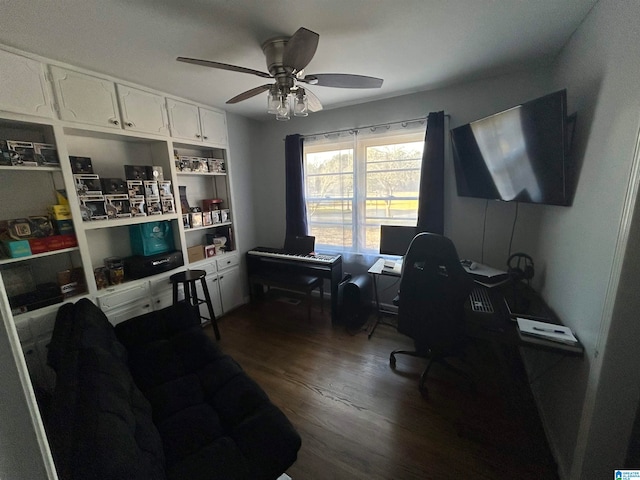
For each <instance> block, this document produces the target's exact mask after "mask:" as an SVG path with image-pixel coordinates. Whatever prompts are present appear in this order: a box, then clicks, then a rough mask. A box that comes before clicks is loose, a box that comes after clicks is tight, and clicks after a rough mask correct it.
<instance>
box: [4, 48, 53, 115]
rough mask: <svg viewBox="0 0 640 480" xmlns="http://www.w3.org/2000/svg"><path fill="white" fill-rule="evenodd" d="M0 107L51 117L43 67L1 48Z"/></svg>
mask: <svg viewBox="0 0 640 480" xmlns="http://www.w3.org/2000/svg"><path fill="white" fill-rule="evenodd" d="M0 110H6V111H8V112H17V113H26V114H28V115H38V116H40V117H49V118H51V117H53V106H52V102H51V98H50V96H49V88H48V86H47V80H46V78H45V70H44V66H43V65H42V64H41V63H40V62H36V61H35V60H32V59H30V58H27V57H23V56H21V55H14V54H13V53H9V52H5V51H3V50H0Z"/></svg>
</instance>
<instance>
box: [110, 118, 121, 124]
mask: <svg viewBox="0 0 640 480" xmlns="http://www.w3.org/2000/svg"><path fill="white" fill-rule="evenodd" d="M111 123H113V124H114V125H120V122H119V121H118V120H114V119H112V120H111Z"/></svg>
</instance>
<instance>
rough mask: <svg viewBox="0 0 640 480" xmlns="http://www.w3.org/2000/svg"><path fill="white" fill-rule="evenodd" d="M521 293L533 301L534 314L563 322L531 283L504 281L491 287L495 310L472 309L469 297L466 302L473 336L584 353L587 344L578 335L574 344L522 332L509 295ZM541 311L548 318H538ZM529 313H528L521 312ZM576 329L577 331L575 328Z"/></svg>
mask: <svg viewBox="0 0 640 480" xmlns="http://www.w3.org/2000/svg"><path fill="white" fill-rule="evenodd" d="M514 295H515V296H517V297H518V298H519V299H520V300H521V301H522V302H523V303H525V304H527V305H530V308H529V310H531V311H530V312H527V313H534V314H536V315H535V316H533V315H532V318H535V319H538V320H540V321H544V322H547V323H552V324H556V325H562V322H560V320H559V319H558V318H557V317H556V315H555V314H554V313H553V312H552V311H551V309H549V307H548V306H547V305H546V304H545V302H544V300H542V298H541V297H540V296H539V295H538V294H537V293H536V292H535V291H534V290H533V289H532V288H530V287H528V286H527V285H525V284H524V283H519V284H516V286H515V287H514V285H512V284H508V285H502V286H500V287H494V288H490V289H489V297H490V299H491V303H492V305H493V308H494V313H490V314H487V313H478V312H474V311H473V310H472V309H471V303H470V302H469V301H468V300H467V302H466V305H465V312H466V317H465V320H466V324H465V325H466V326H465V330H466V333H467V335H468V336H469V337H471V338H478V339H484V340H490V341H494V342H498V343H501V344H506V345H512V346H517V347H530V348H536V349H542V350H548V351H553V352H556V353H561V354H563V355H570V356H583V355H584V346H583V345H582V343H580V341H579V339H578V345H576V346H570V345H565V344H563V343H559V342H554V341H551V340H544V339H541V338H536V337H527V336H524V337H523V336H521V335H520V333H519V331H518V325H517V323H516V321H515V320H514V319H512V318H511V315H510V313H509V310H508V308H507V303H506V302H505V298H507V299H508V300H509V301H510V302H512V298H513V296H514ZM538 315H544V318H537V316H538ZM521 316H522V317H525V318H526V317H527V314H526V313H523V314H522V315H521ZM574 333H575V332H574Z"/></svg>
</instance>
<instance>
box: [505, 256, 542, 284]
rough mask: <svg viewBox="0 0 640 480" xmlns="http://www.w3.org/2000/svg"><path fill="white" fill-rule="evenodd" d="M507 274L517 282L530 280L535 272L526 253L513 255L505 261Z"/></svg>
mask: <svg viewBox="0 0 640 480" xmlns="http://www.w3.org/2000/svg"><path fill="white" fill-rule="evenodd" d="M507 267H509V269H508V270H507V273H508V274H509V278H510V279H511V280H512V281H514V282H518V281H520V280H527V281H529V280H531V279H532V278H533V276H534V275H535V273H536V271H535V269H534V268H533V259H532V258H531V257H530V256H529V255H527V254H526V253H514V254H513V255H511V256H510V257H509V258H508V259H507Z"/></svg>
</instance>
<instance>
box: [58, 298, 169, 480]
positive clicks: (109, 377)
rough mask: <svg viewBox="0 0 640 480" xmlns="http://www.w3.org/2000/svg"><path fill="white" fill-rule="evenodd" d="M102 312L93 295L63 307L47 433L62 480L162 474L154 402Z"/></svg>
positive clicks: (152, 476)
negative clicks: (139, 385) (137, 379)
mask: <svg viewBox="0 0 640 480" xmlns="http://www.w3.org/2000/svg"><path fill="white" fill-rule="evenodd" d="M126 360H127V353H126V350H125V348H124V346H123V345H122V344H121V343H120V342H119V341H118V340H117V338H116V336H115V332H114V329H113V326H112V325H111V324H110V323H109V321H108V319H107V318H106V316H105V315H104V313H103V312H102V311H101V310H100V309H99V308H98V307H97V306H95V305H94V304H93V303H92V302H91V301H89V300H87V299H82V300H79V301H78V302H77V303H76V304H75V305H74V304H65V305H63V306H62V307H61V308H60V310H59V311H58V316H57V318H56V324H55V326H54V331H53V336H52V339H51V344H50V346H49V354H48V363H49V364H50V365H51V367H52V368H53V369H54V370H55V371H56V387H55V390H54V393H53V398H52V404H51V410H50V415H49V418H48V419H47V426H48V432H47V433H48V436H49V440H50V444H51V447H52V452H53V455H54V459H55V461H56V468H57V469H58V475H59V477H60V478H64V479H73V480H75V479H86V478H92V479H124V478H127V479H129V478H131V479H143V478H144V479H162V478H165V473H164V452H163V448H162V442H161V440H160V436H159V433H158V431H157V429H156V427H155V426H154V424H153V422H152V413H151V407H150V405H149V402H148V401H147V400H146V399H145V398H144V396H143V395H142V393H141V392H140V390H139V389H138V388H137V387H136V385H135V383H134V381H133V378H132V376H131V373H130V372H129V368H128V365H127V361H126Z"/></svg>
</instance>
